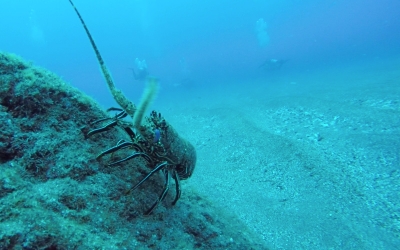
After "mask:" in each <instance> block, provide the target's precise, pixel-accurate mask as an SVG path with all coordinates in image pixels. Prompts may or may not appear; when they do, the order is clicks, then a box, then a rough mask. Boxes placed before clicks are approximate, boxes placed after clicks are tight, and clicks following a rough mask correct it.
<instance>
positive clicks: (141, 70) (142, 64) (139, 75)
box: [129, 57, 149, 81]
mask: <svg viewBox="0 0 400 250" xmlns="http://www.w3.org/2000/svg"><path fill="white" fill-rule="evenodd" d="M135 65H136V68H137V72H136V71H135V68H129V69H130V70H132V73H133V77H134V78H135V80H137V81H143V80H146V79H147V77H148V75H149V71H148V70H147V63H146V61H145V60H142V61H140V60H139V58H137V57H136V59H135Z"/></svg>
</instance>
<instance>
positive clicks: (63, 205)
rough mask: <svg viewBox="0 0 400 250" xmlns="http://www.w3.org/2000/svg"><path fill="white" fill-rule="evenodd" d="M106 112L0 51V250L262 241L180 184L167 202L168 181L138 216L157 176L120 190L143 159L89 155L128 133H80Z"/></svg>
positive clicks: (142, 170) (142, 169)
mask: <svg viewBox="0 0 400 250" xmlns="http://www.w3.org/2000/svg"><path fill="white" fill-rule="evenodd" d="M106 116H107V114H106V113H105V112H104V111H103V110H102V109H101V107H100V106H99V105H98V104H96V103H95V102H94V101H93V100H92V99H90V98H89V97H87V96H85V95H84V94H83V93H81V92H80V91H79V90H77V89H74V88H72V87H71V86H69V85H68V84H66V83H65V82H63V81H62V80H61V79H60V78H59V77H57V76H56V75H55V74H53V73H51V72H49V71H47V70H45V69H41V68H38V67H34V66H32V65H31V64H29V63H26V62H24V61H23V60H21V59H20V58H18V57H17V56H14V55H11V54H6V53H0V249H194V248H196V249H265V248H266V247H265V246H263V245H261V244H259V242H260V241H259V239H258V238H257V237H256V236H254V235H253V234H252V232H250V231H248V230H247V229H246V227H245V226H243V225H242V224H240V223H239V222H237V220H236V219H235V218H234V217H232V216H230V215H227V214H226V213H223V212H221V211H218V208H216V207H213V205H212V204H210V203H209V202H207V200H206V199H204V198H202V197H200V196H199V195H198V194H197V193H196V192H195V191H194V190H190V189H189V188H185V185H184V183H182V184H183V187H182V189H183V193H182V197H181V199H180V200H179V201H178V203H177V204H176V205H175V206H171V201H172V200H173V198H174V194H173V193H174V188H173V187H171V190H170V193H171V194H170V195H169V196H168V197H166V199H165V200H164V202H163V203H162V204H160V206H159V207H158V208H157V209H156V210H155V211H154V213H153V214H152V215H150V216H143V211H145V210H146V209H147V208H148V207H149V206H151V205H152V203H153V202H154V201H155V200H156V197H157V196H158V194H159V193H160V192H161V190H162V185H163V180H162V178H161V177H159V176H155V177H152V178H151V179H150V180H148V181H146V182H145V183H144V184H143V185H142V186H141V187H140V188H138V189H137V190H134V191H132V192H130V193H127V190H129V189H130V188H131V187H132V186H133V185H134V184H136V183H137V182H138V181H139V180H140V179H141V178H142V177H143V176H144V175H145V174H146V173H148V172H149V169H148V167H146V165H145V164H144V163H145V162H144V161H143V160H141V159H138V158H137V159H135V160H131V161H128V162H125V163H123V164H120V165H118V166H107V163H109V162H110V161H111V160H112V157H118V155H117V156H116V155H113V156H107V157H103V158H102V159H101V160H99V161H98V160H96V156H97V155H98V154H99V153H100V152H102V151H104V150H105V149H107V148H110V147H112V146H114V145H115V144H116V142H117V141H118V140H119V139H125V140H129V137H128V136H127V134H126V133H124V132H123V130H122V129H121V128H113V129H111V130H110V131H107V132H104V133H100V134H95V135H93V136H92V137H90V138H89V139H85V138H84V135H83V134H82V132H81V130H80V128H81V127H82V126H85V125H87V124H88V123H90V122H91V121H94V120H97V119H99V118H103V117H106ZM130 153H132V151H129V149H128V150H126V151H124V152H118V154H128V155H129V154H130ZM160 175H161V174H160ZM189 181H190V180H189Z"/></svg>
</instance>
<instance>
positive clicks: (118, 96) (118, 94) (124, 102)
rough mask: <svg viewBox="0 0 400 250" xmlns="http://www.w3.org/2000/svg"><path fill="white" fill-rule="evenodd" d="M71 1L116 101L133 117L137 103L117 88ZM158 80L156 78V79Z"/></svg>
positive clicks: (70, 0)
mask: <svg viewBox="0 0 400 250" xmlns="http://www.w3.org/2000/svg"><path fill="white" fill-rule="evenodd" d="M69 2H70V3H71V5H72V7H73V8H74V10H75V12H76V14H77V15H78V17H79V20H81V23H82V25H83V28H84V29H85V31H86V34H87V36H88V37H89V40H90V43H91V44H92V47H93V50H94V52H95V53H96V57H97V61H98V62H99V64H100V68H101V71H102V72H103V75H104V78H105V79H106V82H107V84H108V88H109V89H110V91H111V94H112V95H113V97H114V99H115V101H116V102H117V103H118V104H119V105H120V106H121V108H122V109H124V110H125V112H126V113H128V115H130V116H131V117H133V116H134V114H135V111H136V106H135V104H133V103H132V102H131V101H129V100H128V98H126V97H125V96H124V94H123V93H122V91H121V90H119V89H117V88H116V87H115V85H114V81H113V79H112V77H111V74H110V71H109V70H108V69H107V67H106V65H105V63H104V60H103V58H102V57H101V54H100V51H99V49H98V48H97V46H96V43H95V42H94V40H93V37H92V35H91V34H90V32H89V29H88V28H87V26H86V24H85V21H83V18H82V16H81V14H80V13H79V11H78V9H77V8H76V7H75V5H74V3H73V2H72V0H69ZM154 81H156V80H154Z"/></svg>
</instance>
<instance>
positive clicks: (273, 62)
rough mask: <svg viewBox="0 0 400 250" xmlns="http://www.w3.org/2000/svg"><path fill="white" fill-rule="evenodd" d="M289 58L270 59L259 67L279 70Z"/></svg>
mask: <svg viewBox="0 0 400 250" xmlns="http://www.w3.org/2000/svg"><path fill="white" fill-rule="evenodd" d="M287 61H289V60H288V59H285V60H282V59H268V60H266V61H265V62H264V63H262V64H261V65H260V66H259V68H263V69H265V70H278V69H281V68H282V65H283V64H285V63H286V62H287Z"/></svg>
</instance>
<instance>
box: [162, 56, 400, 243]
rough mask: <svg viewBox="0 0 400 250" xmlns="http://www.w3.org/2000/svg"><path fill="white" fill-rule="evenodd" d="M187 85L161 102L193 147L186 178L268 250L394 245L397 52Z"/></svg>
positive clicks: (397, 238)
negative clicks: (327, 66) (383, 56)
mask: <svg viewBox="0 0 400 250" xmlns="http://www.w3.org/2000/svg"><path fill="white" fill-rule="evenodd" d="M184 91H186V90H182V93H183V92H184ZM191 91H192V92H188V93H190V94H187V95H185V94H182V93H181V94H179V96H178V97H176V96H175V97H173V98H171V101H169V102H167V103H168V104H167V105H163V109H164V114H165V115H166V117H168V119H169V121H170V122H171V123H172V124H174V125H175V127H176V129H178V131H180V132H181V133H182V134H183V135H184V136H185V137H186V138H188V139H189V140H190V141H191V142H192V143H194V145H195V147H196V148H197V152H198V164H197V167H196V170H195V173H194V175H193V177H192V178H191V179H190V180H189V181H188V182H187V184H186V185H188V186H192V187H193V188H194V189H196V190H198V191H199V192H200V193H202V194H203V195H205V196H206V197H208V198H209V199H210V200H211V201H212V202H214V203H215V204H218V206H221V207H223V208H225V209H226V210H227V211H231V212H233V213H234V214H236V215H237V216H238V217H239V218H240V220H241V221H243V222H244V223H245V224H247V225H248V226H249V227H250V228H251V229H253V230H254V231H255V232H256V233H257V234H259V235H261V236H262V238H263V239H264V240H265V242H266V243H267V245H268V246H270V247H271V248H272V249H398V246H399V245H400V209H399V208H400V159H399V158H400V119H399V115H400V60H399V59H398V58H394V59H390V60H385V61H382V60H378V59H376V60H375V61H372V62H368V63H365V62H363V63H361V64H357V65H355V64H354V65H350V66H343V67H337V68H330V69H325V70H315V71H313V70H309V71H307V72H304V73H302V74H289V73H285V72H284V71H282V72H279V73H274V74H271V75H270V76H266V77H265V78H260V79H257V80H253V81H238V82H235V81H231V80H226V81H223V82H221V81H220V82H218V83H215V85H214V87H213V89H211V88H208V89H207V88H203V89H198V90H196V91H195V92H193V90H191ZM173 99H174V100H175V101H172V100H173ZM176 100H179V102H177V101H176Z"/></svg>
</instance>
